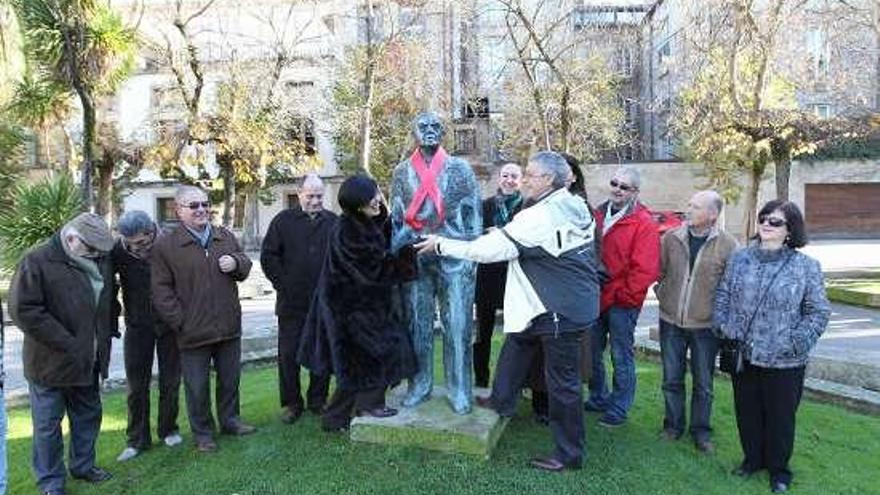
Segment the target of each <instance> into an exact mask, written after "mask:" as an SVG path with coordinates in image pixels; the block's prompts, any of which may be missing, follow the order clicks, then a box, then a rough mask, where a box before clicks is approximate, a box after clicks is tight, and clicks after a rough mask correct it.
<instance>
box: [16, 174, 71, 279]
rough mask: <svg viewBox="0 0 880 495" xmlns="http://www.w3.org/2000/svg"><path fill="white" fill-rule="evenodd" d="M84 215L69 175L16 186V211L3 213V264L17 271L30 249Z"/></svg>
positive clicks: (59, 175)
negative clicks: (19, 263)
mask: <svg viewBox="0 0 880 495" xmlns="http://www.w3.org/2000/svg"><path fill="white" fill-rule="evenodd" d="M81 211H82V203H81V200H80V194H79V189H78V188H77V186H76V184H75V183H74V181H73V179H72V178H71V177H70V175H69V174H57V175H55V176H52V177H48V178H46V179H43V180H42V181H41V182H38V183H36V184H22V185H18V186H16V187H15V189H14V191H13V193H12V208H8V209H4V210H3V211H2V212H0V247H2V253H0V264H2V266H3V268H6V269H12V268H14V267H15V265H16V264H18V261H19V260H20V259H21V257H22V256H24V253H25V252H26V251H27V250H28V249H30V248H31V247H33V246H35V245H37V244H39V243H40V242H42V241H43V240H45V239H48V238H49V237H51V236H52V234H54V233H55V232H57V231H58V230H59V229H60V228H61V227H62V226H63V225H64V224H65V223H66V222H67V221H68V220H70V219H71V218H73V217H74V216H76V215H77V214H78V213H80V212H81Z"/></svg>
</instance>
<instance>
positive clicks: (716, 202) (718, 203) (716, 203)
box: [703, 189, 724, 214]
mask: <svg viewBox="0 0 880 495" xmlns="http://www.w3.org/2000/svg"><path fill="white" fill-rule="evenodd" d="M703 192H705V193H706V195H707V196H708V197H709V204H711V205H712V207H713V208H715V213H718V214H720V213H721V210H723V209H724V198H722V197H721V195H720V194H718V191H715V190H714V189H707V190H706V191H703Z"/></svg>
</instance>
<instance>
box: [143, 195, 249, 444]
mask: <svg viewBox="0 0 880 495" xmlns="http://www.w3.org/2000/svg"><path fill="white" fill-rule="evenodd" d="M174 199H175V202H176V203H177V217H178V219H179V220H180V225H179V226H178V227H177V228H176V229H175V230H173V231H172V232H170V233H169V234H168V235H165V236H162V237H160V238H159V240H158V241H157V242H156V245H155V247H153V253H152V256H151V260H150V267H151V270H150V277H151V290H152V297H153V307H154V308H155V309H156V312H157V313H158V315H159V317H160V318H162V320H164V321H165V323H166V324H168V326H170V327H171V329H172V330H173V331H174V332H175V335H176V337H177V344H178V346H179V348H180V361H181V369H182V375H183V383H184V389H185V392H186V408H187V413H188V415H189V423H190V428H191V430H192V432H193V436H194V437H195V442H196V448H197V449H198V450H199V452H206V453H207V452H215V451H216V450H217V443H216V442H215V440H214V424H215V423H214V416H213V415H212V414H211V399H210V394H209V384H210V370H211V368H212V363H213V368H214V370H215V371H216V374H217V378H216V379H217V386H216V388H215V403H216V408H217V419H218V420H219V423H220V431H221V432H222V433H224V434H228V435H247V434H250V433H253V432H255V431H256V428H254V427H253V426H250V425H248V424H245V423H244V422H243V421H242V420H241V418H240V417H239V401H238V393H239V389H238V385H239V380H240V378H241V303H240V302H239V299H238V287H237V285H236V282H241V281H242V280H244V279H246V278H247V276H248V274H249V273H250V270H251V260H250V258H248V257H247V255H245V253H244V252H243V251H242V249H241V246H240V245H239V244H238V241H237V240H236V239H235V236H234V235H233V234H232V232H230V231H228V230H226V229H224V228H223V227H218V226H212V225H211V223H210V222H211V218H210V217H211V203H210V202H209V201H208V195H207V194H206V193H205V191H203V190H202V189H200V188H198V187H195V186H181V187H180V188H178V190H177V193H176V194H175V196H174Z"/></svg>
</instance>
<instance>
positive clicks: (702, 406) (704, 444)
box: [655, 191, 736, 453]
mask: <svg viewBox="0 0 880 495" xmlns="http://www.w3.org/2000/svg"><path fill="white" fill-rule="evenodd" d="M723 204H724V203H723V201H722V199H721V196H720V195H719V194H718V193H717V192H715V191H701V192H698V193H697V194H695V195H694V196H693V197H692V198H691V199H690V201H689V202H688V209H687V222H685V224H684V225H682V226H681V227H678V228H676V229H674V230H671V231H669V232H667V233H666V235H664V236H663V238H662V240H661V243H660V282H659V283H658V284H657V286H656V288H655V291H656V293H657V299H658V300H659V302H660V353H661V356H662V360H663V395H664V397H665V400H666V414H665V417H664V418H663V433H662V437H663V438H664V439H666V440H677V439H678V438H680V437H681V436H682V434H684V428H685V423H686V416H685V389H684V374H685V368H686V366H687V360H686V357H687V354H688V349H690V359H691V375H692V378H693V390H692V392H691V418H690V428H689V433H690V435H691V436H692V438H693V440H694V444H695V445H696V447H697V450H699V451H700V452H703V453H712V452H714V450H715V448H714V446H713V444H712V440H711V433H712V428H711V426H710V418H711V415H712V372H713V370H714V367H715V356H716V354H717V353H718V339H717V337H715V335H714V334H713V332H712V305H713V300H714V296H715V287H716V286H717V285H718V282H719V281H720V280H721V276H722V275H723V274H724V268H725V266H726V264H727V260H728V258H729V257H730V255H731V254H732V253H733V251H734V249H736V240H735V239H734V238H733V237H732V236H731V235H730V234H728V233H726V232H724V231H722V230H721V229H720V228H719V227H718V226H717V221H718V215H719V214H720V213H721V209H722V207H723Z"/></svg>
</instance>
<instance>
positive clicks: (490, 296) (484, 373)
mask: <svg viewBox="0 0 880 495" xmlns="http://www.w3.org/2000/svg"><path fill="white" fill-rule="evenodd" d="M521 182H522V168H520V166H519V165H517V164H515V163H507V164H505V165H503V166H502V167H501V168H500V169H499V170H498V191H497V192H496V194H495V195H493V196H492V197H490V198H486V199H484V200H483V229H484V231H488V230H489V229H492V228H501V227H504V226H505V225H506V224H507V222H509V221H510V220H511V219H512V218H513V216H514V215H516V213H517V212H519V210H520V208H521V207H522V196H521V195H520V193H519V187H520V185H521ZM506 280H507V262H506V261H502V262H500V263H486V264H481V265H479V266H478V267H477V286H476V287H477V288H476V290H475V291H474V294H475V297H474V301H475V303H476V307H477V328H478V333H477V338H476V341H475V342H474V381H475V382H476V386H477V387H484V388H485V387H488V386H489V356H490V354H491V353H492V331H493V330H494V329H495V313H496V312H497V311H498V310H499V309H501V308H502V307H503V306H504V284H505V281H506Z"/></svg>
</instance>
